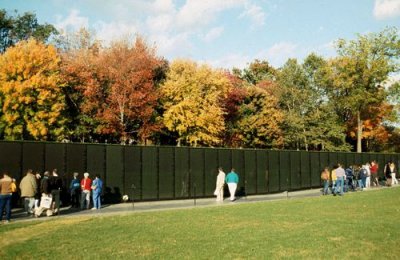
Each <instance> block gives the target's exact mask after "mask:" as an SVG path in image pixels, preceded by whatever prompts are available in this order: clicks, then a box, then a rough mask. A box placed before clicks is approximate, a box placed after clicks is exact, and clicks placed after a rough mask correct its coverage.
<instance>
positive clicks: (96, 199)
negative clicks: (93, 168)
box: [69, 172, 103, 210]
mask: <svg viewBox="0 0 400 260" xmlns="http://www.w3.org/2000/svg"><path fill="white" fill-rule="evenodd" d="M78 176H79V173H77V172H75V173H74V178H73V179H72V181H71V183H70V186H69V190H70V193H71V206H72V207H75V208H80V209H82V210H83V209H90V198H92V201H93V207H92V210H96V209H100V208H101V193H102V191H103V181H102V180H101V179H100V175H98V174H96V175H95V178H94V179H93V180H92V179H90V177H89V173H88V172H85V173H84V174H83V179H81V180H79V179H78Z"/></svg>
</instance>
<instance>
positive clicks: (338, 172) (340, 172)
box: [335, 163, 346, 196]
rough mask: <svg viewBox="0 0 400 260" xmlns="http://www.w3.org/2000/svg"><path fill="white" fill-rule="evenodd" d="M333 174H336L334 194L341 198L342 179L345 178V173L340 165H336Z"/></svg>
mask: <svg viewBox="0 0 400 260" xmlns="http://www.w3.org/2000/svg"><path fill="white" fill-rule="evenodd" d="M335 172H336V178H337V179H336V189H335V191H336V192H335V193H336V194H338V195H340V196H342V195H343V186H344V178H345V175H346V173H345V171H344V169H343V168H342V165H341V164H340V163H338V167H337V168H336V170H335Z"/></svg>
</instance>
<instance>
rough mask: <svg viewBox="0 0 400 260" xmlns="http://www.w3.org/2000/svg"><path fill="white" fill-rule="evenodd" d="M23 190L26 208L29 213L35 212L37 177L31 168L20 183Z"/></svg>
mask: <svg viewBox="0 0 400 260" xmlns="http://www.w3.org/2000/svg"><path fill="white" fill-rule="evenodd" d="M19 189H20V190H21V197H22V198H24V209H25V212H26V214H27V215H30V214H33V208H34V206H35V195H36V193H37V183H36V177H35V175H33V171H32V170H31V169H29V170H28V171H27V173H26V175H25V176H24V178H22V180H21V183H20V184H19Z"/></svg>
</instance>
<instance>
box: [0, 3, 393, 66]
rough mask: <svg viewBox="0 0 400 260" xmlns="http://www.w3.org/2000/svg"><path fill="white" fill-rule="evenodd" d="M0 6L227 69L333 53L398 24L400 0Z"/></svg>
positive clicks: (169, 56) (105, 38)
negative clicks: (339, 44) (141, 40)
mask: <svg viewBox="0 0 400 260" xmlns="http://www.w3.org/2000/svg"><path fill="white" fill-rule="evenodd" d="M0 8H2V9H3V8H4V9H6V10H7V11H12V10H14V9H16V10H18V11H19V12H20V13H22V12H25V11H33V12H35V13H36V15H37V17H38V19H39V22H41V23H44V22H47V23H51V24H53V25H55V26H56V27H57V28H58V29H62V30H63V31H74V30H77V29H79V28H80V27H82V26H84V27H88V28H90V29H92V30H94V31H96V35H97V37H98V38H99V39H101V40H102V41H103V42H104V44H109V43H110V42H111V41H112V40H116V39H119V38H121V37H126V36H132V37H133V36H134V35H135V34H137V33H139V34H140V35H142V36H144V37H145V39H146V40H147V41H148V42H149V43H155V45H156V47H157V50H158V54H159V55H160V56H164V57H166V58H167V59H168V60H173V59H175V58H190V59H193V60H196V61H199V62H207V63H208V64H210V65H212V66H214V67H223V68H232V67H239V68H243V67H245V66H246V64H248V63H249V62H251V61H253V60H254V59H256V58H257V59H262V60H268V61H269V62H270V63H271V64H272V65H274V66H276V67H279V66H281V65H282V64H283V63H284V62H285V61H286V60H287V59H288V58H298V59H300V60H301V59H302V58H304V57H305V56H306V55H308V54H310V53H311V52H316V53H317V54H320V55H323V56H325V57H330V56H333V55H335V50H334V47H333V42H334V41H335V40H337V39H339V38H345V39H354V38H355V37H356V34H357V33H361V34H364V33H368V32H378V31H380V30H382V29H384V28H385V27H386V26H396V27H398V28H400V0H350V1H349V0H258V1H256V0H118V1H117V0H116V1H106V0H81V1H77V0H0Z"/></svg>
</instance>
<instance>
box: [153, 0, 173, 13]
mask: <svg viewBox="0 0 400 260" xmlns="http://www.w3.org/2000/svg"><path fill="white" fill-rule="evenodd" d="M151 6H152V9H153V10H154V12H156V13H171V12H174V11H175V6H174V3H173V2H172V0H156V1H155V2H154V3H153V4H152V5H151Z"/></svg>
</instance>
